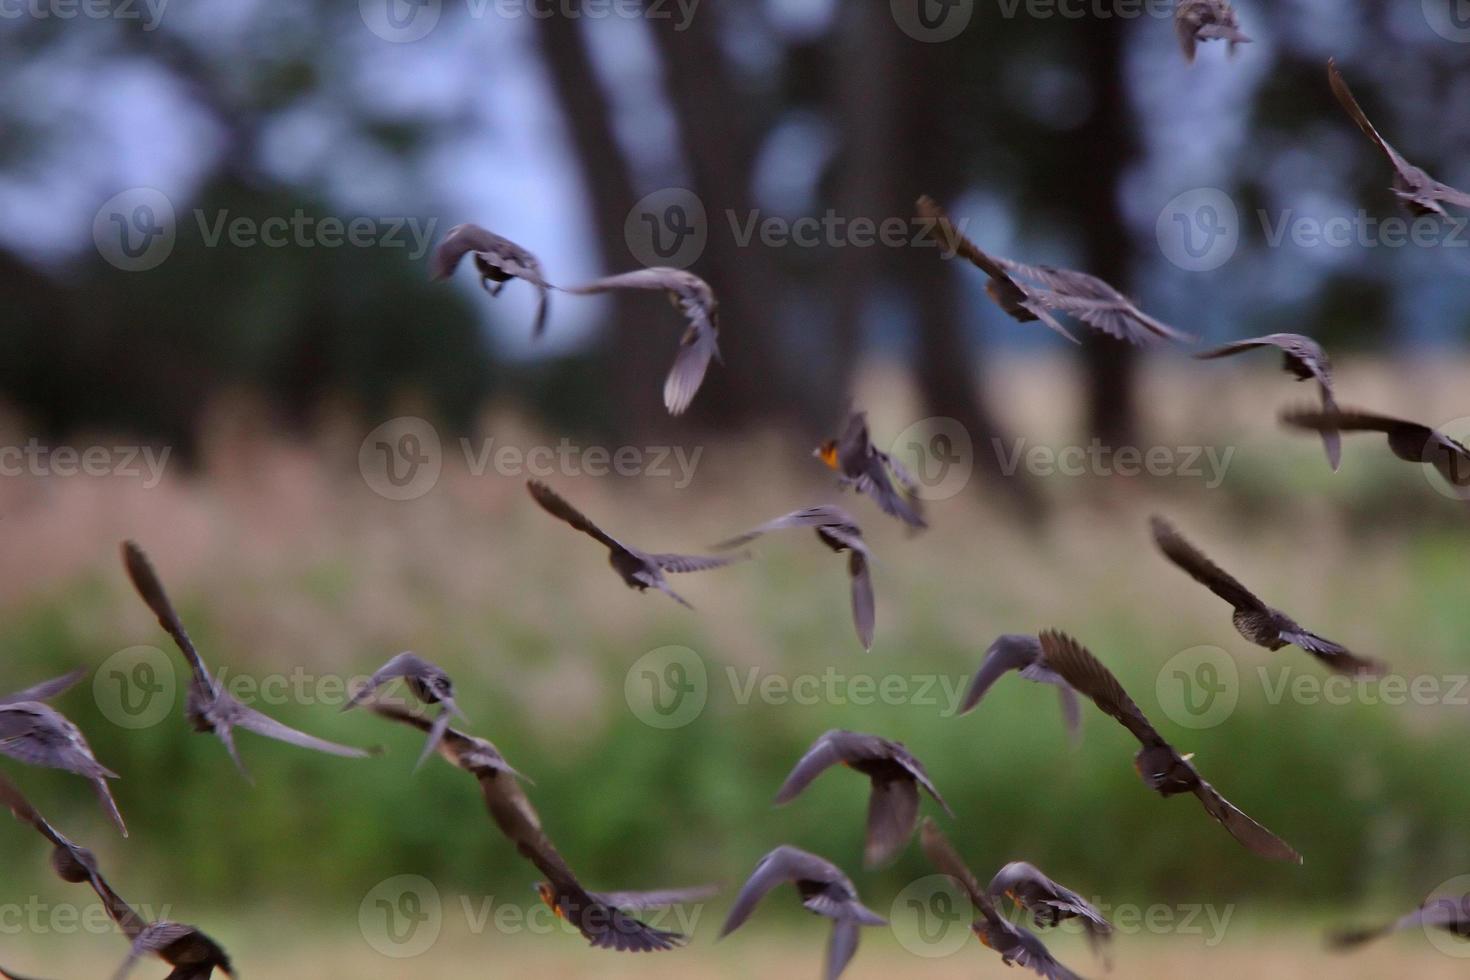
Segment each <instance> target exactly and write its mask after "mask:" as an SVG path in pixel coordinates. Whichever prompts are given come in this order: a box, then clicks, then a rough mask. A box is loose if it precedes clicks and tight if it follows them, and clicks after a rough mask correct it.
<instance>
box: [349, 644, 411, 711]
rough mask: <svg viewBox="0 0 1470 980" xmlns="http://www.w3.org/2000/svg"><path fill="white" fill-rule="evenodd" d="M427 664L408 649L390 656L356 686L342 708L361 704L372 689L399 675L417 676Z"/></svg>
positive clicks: (374, 689)
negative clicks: (355, 691) (359, 685)
mask: <svg viewBox="0 0 1470 980" xmlns="http://www.w3.org/2000/svg"><path fill="white" fill-rule="evenodd" d="M429 666H430V665H429V664H428V663H427V662H426V661H425V660H423V658H421V657H419V656H418V655H417V654H414V653H410V652H408V651H404V652H403V653H400V654H398V655H397V656H395V657H392V658H391V659H389V661H388V662H387V663H385V664H383V666H381V667H379V668H378V669H377V670H375V671H373V675H372V676H371V677H369V678H368V679H367V683H365V684H363V685H362V687H360V688H358V689H357V693H356V694H354V695H352V697H351V698H349V699H348V700H347V703H346V704H344V705H342V710H343V711H346V710H347V709H348V708H355V707H357V706H358V705H359V704H362V703H363V702H364V701H366V700H367V699H368V697H369V696H370V695H371V694H372V693H373V692H374V691H376V690H377V689H378V688H380V687H382V686H383V685H384V684H386V683H388V682H389V681H391V680H394V679H395V678H399V677H414V676H417V675H419V674H421V673H422V672H423V671H424V669H425V668H426V667H429Z"/></svg>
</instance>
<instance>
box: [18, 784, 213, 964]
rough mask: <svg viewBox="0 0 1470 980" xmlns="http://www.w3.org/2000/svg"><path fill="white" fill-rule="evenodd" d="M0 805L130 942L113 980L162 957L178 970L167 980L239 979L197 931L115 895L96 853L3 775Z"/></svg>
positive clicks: (211, 940)
mask: <svg viewBox="0 0 1470 980" xmlns="http://www.w3.org/2000/svg"><path fill="white" fill-rule="evenodd" d="M0 803H3V804H4V805H5V806H6V807H8V808H9V809H10V812H11V813H13V814H15V818H16V819H17V820H19V821H21V822H22V823H27V824H30V825H31V826H32V827H34V828H35V829H36V831H37V832H39V833H40V834H41V835H42V836H43V837H45V838H46V839H47V840H48V841H50V842H51V846H52V851H51V867H52V868H53V869H54V870H55V871H56V874H57V875H58V876H59V877H60V878H61V879H62V880H63V881H67V882H71V883H73V884H78V883H81V882H84V881H85V882H87V883H88V884H90V885H91V886H92V890H93V891H94V892H96V893H97V897H98V898H99V899H101V901H102V907H103V908H104V909H105V910H106V912H107V914H108V916H109V917H110V918H111V919H112V920H113V921H114V922H115V923H117V926H118V929H119V930H121V932H122V934H123V935H124V936H126V937H127V938H128V940H129V941H130V942H131V944H132V948H131V950H130V951H129V953H128V958H127V959H126V960H124V961H123V964H122V966H121V967H120V968H119V969H118V972H117V973H116V974H115V975H114V980H122V978H123V977H125V976H127V974H128V973H129V972H130V971H131V969H132V967H133V964H134V962H135V961H136V960H137V959H138V958H139V957H141V956H143V955H144V954H152V955H154V956H157V957H158V958H159V959H161V960H163V961H164V962H165V963H168V964H169V965H170V966H172V967H173V970H172V972H170V973H169V975H168V977H167V978H166V980H209V978H210V977H211V976H212V975H213V973H214V971H215V970H216V969H218V970H221V971H222V972H224V973H226V974H228V975H229V976H234V973H233V972H232V968H231V965H230V958H229V956H228V955H226V953H225V951H224V950H223V949H222V948H221V947H220V945H219V944H218V943H216V942H215V941H214V940H213V939H210V938H209V937H208V936H206V935H205V934H204V933H202V932H200V931H199V930H198V929H195V928H194V927H193V926H186V925H182V924H180V923H177V922H153V923H149V922H148V921H147V920H146V919H144V918H143V917H142V916H140V915H139V914H138V913H137V912H136V911H135V910H134V909H133V907H132V906H131V905H129V904H128V903H127V902H125V901H123V899H122V898H121V897H120V896H119V895H118V894H117V892H115V891H113V889H112V886H111V885H109V884H108V883H107V879H106V878H104V877H103V876H102V873H101V871H99V870H98V867H97V859H96V857H95V856H94V855H93V854H92V852H91V851H89V850H87V849H86V848H85V847H82V846H80V845H78V844H75V843H73V842H72V841H71V840H70V839H69V838H68V837H66V836H65V835H64V834H62V833H61V832H60V831H58V830H57V829H56V828H54V827H52V826H51V824H50V823H49V822H48V821H47V820H46V818H45V817H43V816H41V814H40V813H39V812H38V811H37V810H36V809H35V807H33V806H31V804H30V802H29V801H28V800H27V799H26V798H25V797H24V796H23V795H22V794H21V792H20V790H18V789H17V788H16V787H15V786H14V784H12V783H11V782H10V781H9V780H8V779H6V778H5V777H4V776H3V775H0Z"/></svg>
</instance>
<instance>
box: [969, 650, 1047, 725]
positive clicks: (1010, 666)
mask: <svg viewBox="0 0 1470 980" xmlns="http://www.w3.org/2000/svg"><path fill="white" fill-rule="evenodd" d="M1040 659H1041V641H1039V640H1038V639H1036V637H1034V636H1023V635H1021V634H1017V633H1007V634H1005V635H1003V636H1000V637H997V638H996V640H995V642H994V643H992V644H990V648H989V649H988V650H986V651H985V659H984V660H982V661H981V662H980V669H979V670H978V671H976V672H975V676H974V677H973V678H972V679H971V680H970V686H969V687H967V688H966V689H965V697H964V700H962V701H961V702H960V714H962V715H963V714H968V713H969V712H971V711H974V710H975V706H976V705H977V704H979V703H980V699H981V698H983V697H985V694H986V692H988V691H989V690H990V689H991V688H992V687H994V686H995V682H996V681H998V680H1000V679H1001V677H1002V676H1004V675H1005V674H1006V672H1008V671H1012V670H1022V669H1023V668H1026V667H1029V666H1031V665H1032V664H1034V663H1036V662H1037V661H1038V660H1040Z"/></svg>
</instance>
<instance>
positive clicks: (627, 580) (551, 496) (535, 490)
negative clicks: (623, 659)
mask: <svg viewBox="0 0 1470 980" xmlns="http://www.w3.org/2000/svg"><path fill="white" fill-rule="evenodd" d="M526 489H527V490H529V491H530V493H531V497H532V499H534V500H535V501H536V503H538V504H540V505H541V509H542V510H544V511H546V513H548V514H550V515H551V516H552V517H555V518H557V519H558V520H561V521H565V522H566V523H568V524H570V525H571V526H572V527H574V528H576V529H577V530H578V531H581V532H582V533H583V534H586V535H588V536H590V537H592V538H593V539H595V540H596V541H598V542H600V543H601V544H602V545H604V546H605V547H606V548H607V550H608V564H610V565H612V567H613V571H615V572H617V573H618V575H619V576H620V577H621V578H622V580H623V582H624V584H626V585H627V586H628V587H629V588H630V589H637V590H638V591H639V592H643V591H645V590H646V589H657V590H658V591H660V592H662V593H663V594H664V595H666V596H668V597H669V598H670V599H673V600H674V601H675V602H677V603H679V604H680V605H681V606H684V607H685V608H688V609H693V608H694V607H693V606H691V605H690V604H689V603H688V602H686V601H685V600H684V597H683V596H681V595H679V593H677V592H675V591H674V590H673V589H672V588H670V587H669V582H668V579H666V578H665V577H664V573H665V572H673V573H678V572H703V571H707V570H709V569H711V568H723V567H724V566H725V565H730V564H733V563H735V562H737V561H744V560H745V559H747V558H749V557H750V556H749V555H673V554H666V555H656V554H651V553H649V552H646V551H639V550H638V549H637V548H634V547H632V546H630V545H625V544H623V543H622V542H620V541H618V540H617V539H616V538H614V537H613V536H612V535H610V534H608V533H607V532H606V531H604V530H602V528H600V527H598V526H597V525H596V524H593V523H592V522H591V521H590V520H588V519H587V518H586V517H585V516H584V515H583V514H582V512H581V511H579V510H577V508H575V507H573V506H572V505H571V504H569V503H567V502H566V501H565V500H563V499H562V498H561V497H559V496H557V494H556V493H555V491H553V490H552V489H551V488H550V487H548V486H547V485H546V484H544V483H542V482H541V481H540V480H528V481H526Z"/></svg>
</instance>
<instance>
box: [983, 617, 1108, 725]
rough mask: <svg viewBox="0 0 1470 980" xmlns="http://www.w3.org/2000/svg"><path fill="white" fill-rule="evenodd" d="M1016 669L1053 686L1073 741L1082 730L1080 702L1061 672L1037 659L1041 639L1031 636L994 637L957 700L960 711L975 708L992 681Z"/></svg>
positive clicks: (1028, 677)
mask: <svg viewBox="0 0 1470 980" xmlns="http://www.w3.org/2000/svg"><path fill="white" fill-rule="evenodd" d="M1012 670H1014V671H1016V672H1017V673H1018V674H1020V675H1021V676H1022V677H1024V678H1025V679H1026V680H1028V681H1035V682H1036V683H1038V684H1051V685H1053V686H1055V687H1056V689H1057V695H1058V697H1059V698H1060V699H1061V703H1062V719H1063V720H1064V721H1065V722H1066V725H1067V733H1068V734H1069V735H1070V736H1071V738H1072V741H1073V742H1074V743H1075V742H1076V741H1077V739H1078V738H1079V737H1080V736H1081V734H1082V706H1081V705H1080V704H1079V703H1078V701H1077V692H1076V691H1074V690H1072V689H1071V688H1070V687H1068V686H1067V682H1066V681H1064V680H1062V678H1061V675H1059V674H1057V673H1056V671H1053V670H1049V669H1048V668H1047V666H1046V664H1044V663H1043V662H1042V660H1041V641H1040V640H1038V639H1037V638H1036V637H1034V636H1024V635H1020V634H1016V633H1007V634H1004V635H1002V636H999V637H997V638H996V640H995V642H994V643H992V644H990V649H988V650H986V651H985V659H984V660H982V661H980V669H979V670H977V671H976V672H975V676H974V678H972V679H971V681H970V686H969V687H968V688H966V689H965V696H964V699H963V700H962V701H960V714H962V715H964V714H969V713H970V712H971V711H974V710H975V707H976V705H978V704H979V703H980V700H981V698H983V697H985V694H986V692H987V691H989V690H990V689H991V687H993V686H994V685H995V682H996V681H998V680H1000V678H1001V677H1002V676H1003V675H1005V674H1006V673H1007V672H1009V671H1012Z"/></svg>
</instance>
